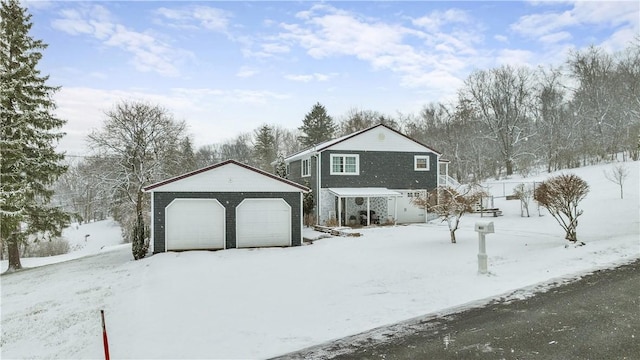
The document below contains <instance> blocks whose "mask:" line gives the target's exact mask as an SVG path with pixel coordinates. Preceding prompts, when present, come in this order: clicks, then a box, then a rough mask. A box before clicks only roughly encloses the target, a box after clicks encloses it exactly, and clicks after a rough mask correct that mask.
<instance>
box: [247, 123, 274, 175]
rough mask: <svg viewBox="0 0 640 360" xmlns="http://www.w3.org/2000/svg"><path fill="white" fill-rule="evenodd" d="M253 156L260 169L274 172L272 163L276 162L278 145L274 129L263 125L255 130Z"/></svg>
mask: <svg viewBox="0 0 640 360" xmlns="http://www.w3.org/2000/svg"><path fill="white" fill-rule="evenodd" d="M254 138H255V141H254V145H253V156H254V159H255V161H256V164H257V165H258V168H260V169H261V170H264V171H268V172H273V167H272V166H271V163H272V162H273V161H275V160H276V152H277V149H278V144H276V138H275V136H274V135H273V129H272V128H271V127H270V126H269V125H266V124H264V125H262V126H260V127H259V128H258V129H256V130H255V135H254Z"/></svg>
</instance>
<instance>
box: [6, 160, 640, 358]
mask: <svg viewBox="0 0 640 360" xmlns="http://www.w3.org/2000/svg"><path fill="white" fill-rule="evenodd" d="M626 165H627V166H628V167H629V168H630V170H631V171H630V174H629V178H628V180H627V183H626V184H625V199H624V200H621V199H620V198H619V188H618V187H617V185H615V184H613V183H611V182H609V181H607V180H606V179H605V177H604V175H603V170H605V169H607V170H608V169H610V168H611V165H602V166H593V167H589V168H581V169H574V170H570V171H565V173H567V172H572V173H575V174H577V175H578V176H580V177H582V178H583V179H585V180H587V181H588V182H589V185H590V186H591V192H590V194H589V195H588V196H587V198H586V199H585V200H584V201H583V203H582V204H581V208H583V209H584V215H583V216H582V217H580V225H579V227H578V237H579V238H580V240H582V241H584V242H586V246H580V247H574V246H570V247H565V245H566V241H565V240H564V239H563V235H564V234H563V231H562V229H561V228H560V226H559V225H557V223H556V222H555V220H554V219H553V218H552V217H551V216H550V215H548V213H547V212H546V210H542V215H543V216H538V213H537V210H536V209H535V208H534V206H533V205H532V209H531V210H532V212H531V215H532V217H530V218H522V217H520V208H519V202H518V201H506V200H504V199H497V200H496V202H495V205H496V206H498V207H500V208H501V209H502V210H503V213H504V216H501V217H498V218H486V217H485V218H482V219H481V218H480V216H478V215H465V217H463V219H462V228H461V229H460V230H458V232H457V235H458V244H455V245H453V244H450V243H449V235H448V229H447V227H446V225H445V224H440V223H430V224H417V225H410V226H397V227H380V228H372V229H366V230H359V231H360V232H361V233H362V235H363V236H361V237H333V238H327V239H321V240H317V241H315V242H314V244H312V245H306V246H301V247H293V248H269V249H249V250H247V249H245V250H237V249H234V250H225V251H216V252H207V251H193V252H182V253H165V254H158V255H154V256H151V257H148V258H145V259H143V260H141V261H133V260H132V256H131V251H130V246H129V245H118V244H119V243H120V236H119V230H118V228H117V227H116V226H114V224H113V223H112V222H110V221H105V222H99V223H93V224H87V225H82V226H80V227H79V228H78V229H73V228H72V229H69V230H68V231H67V232H65V237H67V238H68V239H69V240H70V242H71V243H72V244H80V245H82V244H83V243H84V235H85V234H90V235H91V236H90V237H89V239H88V241H87V243H86V245H85V246H84V247H82V249H80V250H78V251H76V252H74V253H71V254H68V255H64V256H60V257H55V258H53V257H52V258H46V259H23V265H24V266H26V267H34V268H32V269H28V270H25V271H21V272H18V273H13V274H8V275H3V276H2V277H1V278H0V280H1V282H2V289H1V291H2V298H1V299H2V304H1V305H2V308H1V310H2V323H1V324H2V338H1V339H0V346H1V354H0V355H1V357H2V358H3V359H9V358H65V359H67V358H100V357H102V356H103V349H102V337H101V326H100V312H99V311H100V309H104V310H105V314H106V323H107V329H108V336H109V344H110V351H111V356H112V357H113V358H145V359H150V358H153V359H156V358H157V359H159V358H171V359H176V358H181V359H184V358H209V359H217V358H225V359H228V358H242V359H247V358H265V357H270V356H275V355H279V354H283V353H286V352H290V351H294V350H297V349H300V348H304V347H307V346H311V345H315V344H318V343H321V342H325V341H329V340H332V339H336V338H340V337H343V336H346V335H351V334H355V333H358V332H361V331H365V330H368V329H372V328H375V327H379V326H382V325H385V324H390V323H394V322H398V321H402V320H406V319H410V318H413V317H416V316H420V315H424V314H428V313H446V312H447V311H448V310H447V309H453V308H455V309H457V310H459V309H460V308H464V307H468V306H477V305H479V304H482V303H484V302H487V301H488V300H489V299H491V298H495V297H497V296H502V295H504V294H506V293H509V292H511V291H514V290H516V289H520V288H528V289H533V288H535V289H540V287H532V285H536V284H541V286H542V287H544V284H551V283H553V282H556V281H560V280H564V279H570V278H575V277H577V276H580V275H581V274H584V273H587V272H591V271H594V270H595V269H601V268H607V267H612V266H615V265H618V264H622V263H627V262H630V261H633V260H634V259H637V258H639V257H640V240H639V236H640V229H639V226H640V205H639V204H640V201H639V199H640V197H639V188H640V184H639V181H638V178H639V173H640V171H639V163H638V162H634V163H626ZM542 178H544V176H539V177H538V179H542ZM476 221H493V222H494V224H495V229H496V233H495V234H490V235H487V253H488V255H489V270H490V274H489V275H478V274H477V251H478V240H477V234H476V233H475V232H474V231H473V226H474V223H475V222H476ZM317 235H318V234H315V233H313V232H312V231H309V230H307V233H306V236H317ZM79 256H83V257H82V258H80V259H77V260H74V261H66V262H63V263H59V264H52V265H47V266H41V265H43V264H46V263H51V262H57V261H64V260H69V259H71V258H73V257H79ZM2 266H3V269H6V263H3V264H2ZM527 291H530V290H527ZM518 294H519V295H526V291H521V292H518Z"/></svg>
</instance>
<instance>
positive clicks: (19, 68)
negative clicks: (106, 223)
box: [0, 0, 69, 270]
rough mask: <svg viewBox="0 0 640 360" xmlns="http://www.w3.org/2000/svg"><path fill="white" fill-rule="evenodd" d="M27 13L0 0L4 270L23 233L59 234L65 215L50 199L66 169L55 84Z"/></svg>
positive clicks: (13, 263)
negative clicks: (59, 148) (44, 68)
mask: <svg viewBox="0 0 640 360" xmlns="http://www.w3.org/2000/svg"><path fill="white" fill-rule="evenodd" d="M31 26H32V23H31V15H30V14H28V12H27V10H26V9H24V8H22V7H21V6H20V2H19V1H18V0H2V1H1V2H0V120H1V126H0V139H1V140H0V144H1V147H0V166H1V171H0V238H2V239H3V241H6V242H7V250H8V253H9V270H18V269H20V268H21V267H22V265H21V263H20V252H19V245H20V243H22V242H24V241H26V240H27V239H28V237H29V235H33V234H43V233H46V234H48V235H53V236H56V235H59V234H60V232H61V231H62V228H63V227H64V226H65V225H66V224H68V222H69V216H68V215H67V214H66V213H64V212H63V211H62V210H60V209H59V208H56V207H53V206H51V205H50V201H51V197H52V196H53V191H52V190H51V187H52V185H53V183H54V182H55V181H56V180H57V179H58V177H59V176H60V175H62V174H63V173H64V172H65V171H66V167H65V166H63V165H61V164H60V162H61V161H62V160H63V159H64V155H63V154H60V153H57V152H56V151H55V146H56V144H57V142H58V141H59V140H60V139H61V138H62V137H63V136H64V133H62V132H59V131H58V129H60V128H61V127H62V126H63V125H64V123H65V121H64V120H62V119H59V118H57V117H56V116H55V115H54V114H53V111H54V110H55V108H56V106H55V103H54V101H53V100H52V97H53V94H54V93H55V92H56V91H57V90H58V88H57V87H53V86H48V85H47V84H46V83H47V80H48V79H49V77H48V76H42V75H40V71H39V70H38V69H37V66H38V63H39V61H40V59H42V50H44V49H45V48H46V47H47V45H46V44H45V43H44V42H42V40H35V39H33V38H32V37H31V36H30V35H29V31H30V30H31Z"/></svg>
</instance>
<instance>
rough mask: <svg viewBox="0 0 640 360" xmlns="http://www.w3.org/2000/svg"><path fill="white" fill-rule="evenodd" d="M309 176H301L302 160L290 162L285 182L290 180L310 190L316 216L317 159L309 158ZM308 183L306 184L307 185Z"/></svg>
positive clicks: (314, 157)
mask: <svg viewBox="0 0 640 360" xmlns="http://www.w3.org/2000/svg"><path fill="white" fill-rule="evenodd" d="M310 159H311V172H310V174H311V176H305V177H303V176H302V159H301V160H296V161H292V162H291V163H289V175H288V176H287V180H291V181H293V182H296V183H298V184H300V185H304V186H307V187H309V189H311V195H312V196H313V201H314V206H315V208H316V214H317V213H318V211H319V210H318V198H317V196H318V158H317V157H316V156H311V158H310ZM307 182H308V183H307Z"/></svg>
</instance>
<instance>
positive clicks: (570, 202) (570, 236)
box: [534, 174, 589, 244]
mask: <svg viewBox="0 0 640 360" xmlns="http://www.w3.org/2000/svg"><path fill="white" fill-rule="evenodd" d="M588 193H589V185H588V184H587V182H586V181H584V180H582V179H581V178H580V177H578V176H576V175H573V174H568V175H567V174H563V175H558V176H555V177H552V178H550V179H549V180H546V181H543V182H542V183H541V184H540V185H539V186H538V187H537V188H536V189H535V191H534V199H535V200H536V201H537V202H538V203H539V204H540V205H542V206H544V207H545V208H546V209H547V210H548V211H549V213H550V214H551V216H553V217H554V218H555V219H556V221H557V222H558V224H560V226H562V228H563V229H564V230H565V234H566V235H565V239H567V240H569V241H571V242H573V243H575V242H577V241H578V235H577V233H576V229H577V228H578V217H579V216H580V215H582V213H583V211H582V210H579V209H578V204H579V203H580V201H582V200H583V199H584V198H585V197H586V196H587V194H588ZM582 244H584V243H582Z"/></svg>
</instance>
